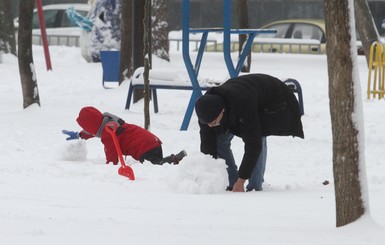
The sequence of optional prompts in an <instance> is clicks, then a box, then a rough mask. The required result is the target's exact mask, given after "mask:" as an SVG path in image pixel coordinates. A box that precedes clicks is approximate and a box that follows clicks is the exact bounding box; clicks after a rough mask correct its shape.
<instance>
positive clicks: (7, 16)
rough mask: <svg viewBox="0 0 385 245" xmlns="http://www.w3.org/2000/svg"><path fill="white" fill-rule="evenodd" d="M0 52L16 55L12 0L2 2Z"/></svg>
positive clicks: (0, 9)
mask: <svg viewBox="0 0 385 245" xmlns="http://www.w3.org/2000/svg"><path fill="white" fill-rule="evenodd" d="M0 52H4V53H12V54H14V55H16V40H15V27H14V26H13V18H12V12H11V0H1V1H0Z"/></svg>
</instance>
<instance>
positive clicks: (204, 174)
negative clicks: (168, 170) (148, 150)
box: [167, 153, 228, 194]
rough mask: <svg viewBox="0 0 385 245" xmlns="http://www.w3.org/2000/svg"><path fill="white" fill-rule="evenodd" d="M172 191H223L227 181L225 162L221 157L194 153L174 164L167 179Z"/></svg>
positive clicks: (205, 192) (210, 192) (196, 192)
mask: <svg viewBox="0 0 385 245" xmlns="http://www.w3.org/2000/svg"><path fill="white" fill-rule="evenodd" d="M167 182H168V186H169V187H170V188H171V190H172V191H173V192H178V193H190V194H213V193H220V192H223V191H225V189H226V185H227V182H228V178H227V171H226V164H225V161H224V160H222V159H214V158H212V157H211V156H209V155H203V154H201V153H194V154H193V156H188V157H186V158H185V159H183V161H182V162H181V163H180V165H178V166H175V171H174V173H173V174H171V175H170V177H169V178H168V179H167Z"/></svg>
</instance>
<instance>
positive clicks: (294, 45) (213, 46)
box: [32, 35, 324, 54]
mask: <svg viewBox="0 0 385 245" xmlns="http://www.w3.org/2000/svg"><path fill="white" fill-rule="evenodd" d="M47 38H48V45H63V46H70V47H71V46H75V47H79V46H80V37H79V36H62V35H47ZM32 43H33V44H35V45H42V40H41V36H40V35H32ZM172 43H176V47H174V48H176V51H180V50H181V49H182V38H169V45H170V46H171V45H172ZM190 43H192V45H191V47H192V48H194V47H195V49H193V50H198V48H199V45H200V40H190ZM222 48H223V45H222V43H218V41H217V40H214V39H209V40H207V44H206V47H205V49H206V51H212V52H219V51H222ZM237 50H238V42H236V41H232V42H231V51H233V52H234V51H237ZM252 51H253V52H262V53H309V54H310V53H318V54H320V53H324V50H322V47H321V43H320V42H319V41H318V40H313V39H286V38H255V39H254V42H253V46H252Z"/></svg>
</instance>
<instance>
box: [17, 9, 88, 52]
mask: <svg viewBox="0 0 385 245" xmlns="http://www.w3.org/2000/svg"><path fill="white" fill-rule="evenodd" d="M71 7H73V8H74V9H75V10H76V12H77V13H79V14H81V15H82V16H86V15H87V14H88V13H89V11H90V9H91V6H90V5H88V4H52V5H45V6H43V12H44V19H45V27H46V32H47V37H48V43H49V45H66V46H79V45H80V44H79V38H80V35H81V28H79V27H78V26H77V25H76V24H74V23H73V22H71V21H70V19H69V18H68V16H67V14H66V10H67V9H69V8H71ZM14 25H15V28H18V26H19V22H18V18H16V19H15V20H14ZM32 29H33V30H32V43H33V44H36V45H40V44H41V31H40V24H39V16H38V12H37V9H35V10H34V14H33V19H32Z"/></svg>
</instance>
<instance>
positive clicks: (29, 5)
mask: <svg viewBox="0 0 385 245" xmlns="http://www.w3.org/2000/svg"><path fill="white" fill-rule="evenodd" d="M34 3H35V1H33V0H20V4H19V37H18V46H19V52H18V53H19V56H18V61H19V73H20V78H21V87H22V90H23V100H24V102H23V108H27V107H28V106H30V105H32V104H34V103H37V104H38V105H39V106H40V97H39V90H38V87H37V80H36V72H35V66H34V63H33V57H32V16H33V8H34Z"/></svg>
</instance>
